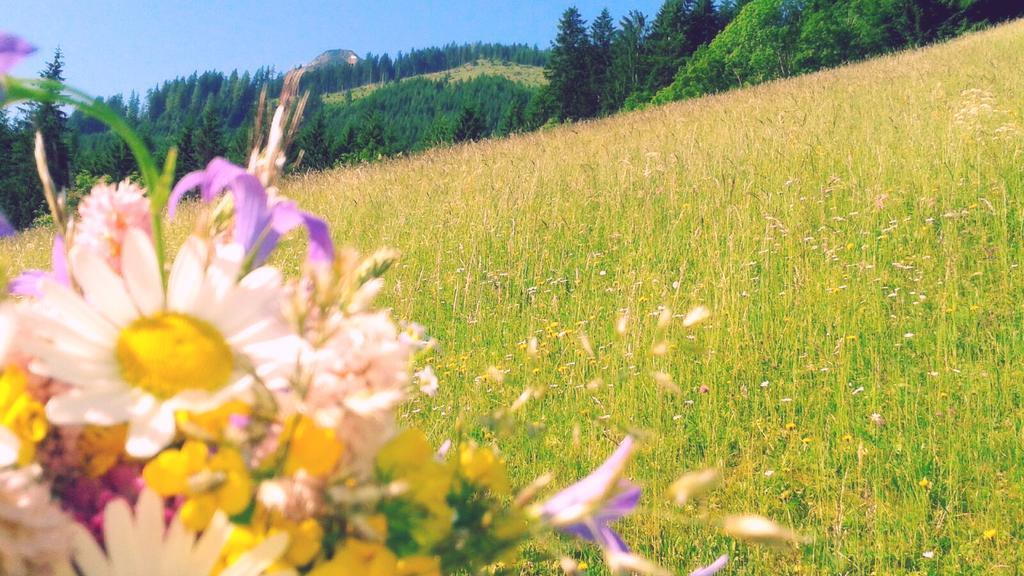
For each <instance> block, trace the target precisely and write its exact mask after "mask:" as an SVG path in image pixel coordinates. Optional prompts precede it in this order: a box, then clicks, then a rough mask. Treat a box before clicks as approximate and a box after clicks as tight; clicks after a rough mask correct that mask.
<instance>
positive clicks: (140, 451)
mask: <svg viewBox="0 0 1024 576" xmlns="http://www.w3.org/2000/svg"><path fill="white" fill-rule="evenodd" d="M175 429H176V428H175V424H174V412H173V411H172V410H170V409H168V408H165V407H164V406H162V405H160V404H157V405H155V406H154V407H153V409H152V410H147V411H144V412H139V413H136V414H133V415H132V418H131V421H130V423H129V425H128V442H127V443H126V444H125V450H126V451H127V452H128V455H129V456H131V457H133V458H149V457H151V456H154V455H155V454H156V453H157V452H159V451H160V450H161V449H163V448H164V447H165V446H167V445H168V444H170V443H171V440H174V432H175Z"/></svg>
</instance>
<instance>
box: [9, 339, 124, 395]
mask: <svg viewBox="0 0 1024 576" xmlns="http://www.w3.org/2000/svg"><path fill="white" fill-rule="evenodd" d="M24 350H25V352H27V353H29V354H32V355H33V356H38V357H41V358H44V359H45V362H43V363H42V364H41V365H40V364H39V363H33V364H32V365H31V367H30V369H31V370H32V371H33V372H35V373H37V374H39V375H41V376H49V377H51V378H56V379H57V380H61V381H63V382H67V383H68V384H74V385H75V386H77V387H79V388H81V389H83V390H89V391H95V392H98V391H101V390H104V391H113V390H115V389H119V388H124V383H123V382H121V378H120V374H119V373H118V370H117V367H116V366H114V363H113V362H103V361H101V360H94V359H89V360H81V359H78V358H75V357H74V356H69V355H67V354H64V353H62V352H60V351H58V350H49V351H47V350H45V348H44V347H40V346H37V345H29V346H25V348H24ZM33 352H35V353H33Z"/></svg>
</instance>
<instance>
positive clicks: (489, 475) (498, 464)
mask: <svg viewBox="0 0 1024 576" xmlns="http://www.w3.org/2000/svg"><path fill="white" fill-rule="evenodd" d="M459 469H460V470H461V472H462V475H463V476H464V477H465V478H466V479H467V480H469V481H470V482H472V483H474V484H478V485H480V486H483V487H485V488H488V489H490V490H491V491H493V492H495V493H496V494H508V492H509V484H508V475H507V474H506V472H505V463H504V462H503V461H502V460H501V459H500V458H498V456H497V455H496V454H495V453H494V451H493V450H491V449H490V448H484V447H480V446H476V445H473V444H463V445H461V446H460V447H459Z"/></svg>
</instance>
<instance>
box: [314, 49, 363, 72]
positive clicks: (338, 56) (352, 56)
mask: <svg viewBox="0 0 1024 576" xmlns="http://www.w3.org/2000/svg"><path fill="white" fill-rule="evenodd" d="M336 62H346V63H348V64H352V65H353V66H354V65H355V64H357V63H358V62H359V56H358V55H357V54H356V53H355V52H353V51H351V50H345V49H341V48H339V49H337V50H328V51H326V52H324V53H323V54H321V55H319V56H317V57H316V58H313V59H312V60H311V61H310V62H309V64H306V66H307V67H309V68H315V67H317V66H323V65H325V64H334V63H336Z"/></svg>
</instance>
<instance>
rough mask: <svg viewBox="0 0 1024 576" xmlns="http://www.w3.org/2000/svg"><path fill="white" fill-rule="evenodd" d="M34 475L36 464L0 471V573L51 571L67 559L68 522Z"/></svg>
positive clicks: (10, 574)
mask: <svg viewBox="0 0 1024 576" xmlns="http://www.w3.org/2000/svg"><path fill="white" fill-rule="evenodd" d="M38 477H39V470H38V468H36V467H33V468H21V469H17V470H6V471H4V472H0V573H3V574H7V575H9V576H22V575H27V574H53V573H54V571H55V570H57V568H58V567H59V566H64V565H66V564H67V563H68V561H69V560H68V558H69V555H70V553H71V532H70V526H71V522H70V521H69V519H68V518H67V516H65V515H64V514H63V513H62V512H61V511H60V509H59V508H57V506H55V505H54V504H53V502H51V500H50V491H49V489H48V488H47V487H46V486H45V485H44V484H40V483H39V482H38V481H37V478H38Z"/></svg>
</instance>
